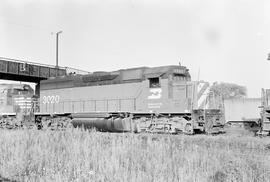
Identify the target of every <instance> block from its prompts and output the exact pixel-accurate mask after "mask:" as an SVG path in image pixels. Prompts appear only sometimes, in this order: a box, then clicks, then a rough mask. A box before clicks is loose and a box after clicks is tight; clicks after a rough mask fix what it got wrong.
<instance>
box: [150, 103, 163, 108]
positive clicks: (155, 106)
mask: <svg viewBox="0 0 270 182" xmlns="http://www.w3.org/2000/svg"><path fill="white" fill-rule="evenodd" d="M161 106H162V103H148V108H149V109H154V108H155V109H156V108H161Z"/></svg>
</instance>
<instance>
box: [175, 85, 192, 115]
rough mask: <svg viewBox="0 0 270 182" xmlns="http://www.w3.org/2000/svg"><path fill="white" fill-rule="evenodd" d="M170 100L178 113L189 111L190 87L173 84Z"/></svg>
mask: <svg viewBox="0 0 270 182" xmlns="http://www.w3.org/2000/svg"><path fill="white" fill-rule="evenodd" d="M172 98H173V102H174V107H175V108H177V111H178V112H185V111H187V110H190V109H191V98H192V85H188V84H173V89H172Z"/></svg>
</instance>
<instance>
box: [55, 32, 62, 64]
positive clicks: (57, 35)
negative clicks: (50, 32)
mask: <svg viewBox="0 0 270 182" xmlns="http://www.w3.org/2000/svg"><path fill="white" fill-rule="evenodd" d="M60 33H63V31H59V32H57V33H56V68H58V37H59V34H60Z"/></svg>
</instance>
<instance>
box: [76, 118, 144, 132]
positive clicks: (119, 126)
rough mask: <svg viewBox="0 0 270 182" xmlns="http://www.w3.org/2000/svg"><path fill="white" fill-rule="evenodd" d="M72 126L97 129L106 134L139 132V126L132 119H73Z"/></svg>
mask: <svg viewBox="0 0 270 182" xmlns="http://www.w3.org/2000/svg"><path fill="white" fill-rule="evenodd" d="M72 125H73V126H74V127H75V128H76V127H83V128H85V129H91V128H95V129H97V130H98V131H106V132H135V133H137V132H139V129H138V125H137V124H136V123H135V122H134V121H133V120H132V119H131V118H113V117H111V118H98V117H96V118H90V117H88V118H87V117H78V118H73V119H72Z"/></svg>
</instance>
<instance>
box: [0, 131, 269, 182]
mask: <svg viewBox="0 0 270 182" xmlns="http://www.w3.org/2000/svg"><path fill="white" fill-rule="evenodd" d="M0 152H1V153H0V175H1V176H2V177H4V178H8V179H10V180H16V181H65V182H67V181H104V182H105V181H106V182H107V181H113V182H118V181H119V182H121V181H123V182H126V181H142V182H146V181H147V182H148V181H153V182H159V181H160V182H163V181H183V182H193V181H194V182H211V181H218V182H222V181H241V182H259V181H261V182H266V181H270V138H255V137H229V136H205V135H196V136H185V135H177V136H170V135H150V134H130V133H126V134H115V133H100V132H89V131H81V130H76V129H73V130H69V131H37V130H16V131H15V130H12V131H9V130H0Z"/></svg>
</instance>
